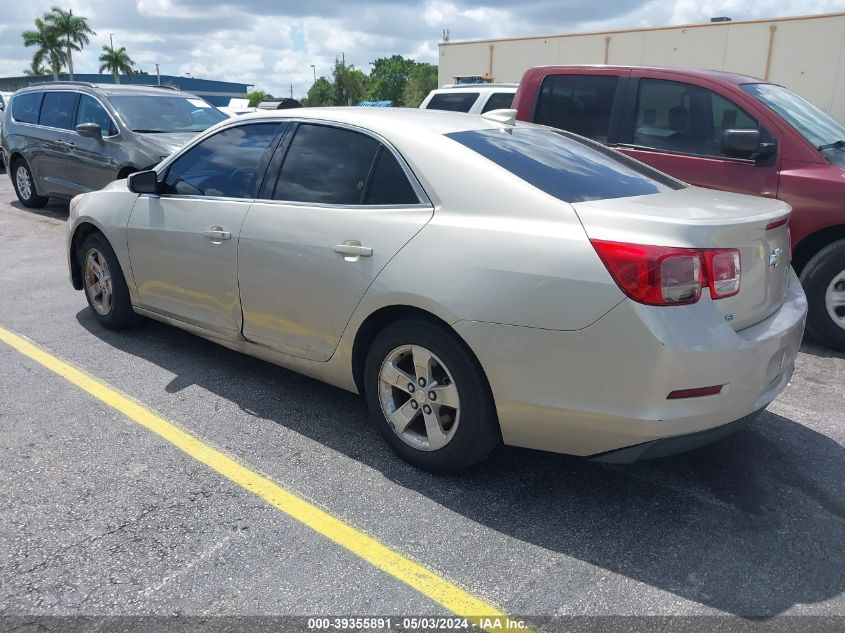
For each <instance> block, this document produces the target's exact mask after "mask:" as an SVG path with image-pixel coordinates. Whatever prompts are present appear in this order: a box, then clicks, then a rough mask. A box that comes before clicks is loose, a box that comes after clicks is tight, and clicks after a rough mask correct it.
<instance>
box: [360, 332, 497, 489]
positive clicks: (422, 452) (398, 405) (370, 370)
mask: <svg viewBox="0 0 845 633" xmlns="http://www.w3.org/2000/svg"><path fill="white" fill-rule="evenodd" d="M364 388H365V395H366V398H367V405H368V407H369V410H370V415H371V416H372V419H373V421H374V423H375V425H376V427H377V428H378V430H379V431H380V432H381V434H382V435H383V436H384V438H385V440H387V443H388V444H389V445H390V447H391V448H392V449H393V450H394V451H395V452H396V453H397V454H398V455H399V456H400V457H402V458H403V459H405V460H406V461H408V462H410V463H411V464H413V465H414V466H417V467H418V468H422V469H424V470H429V471H432V472H435V473H444V474H445V473H454V472H457V471H459V470H463V469H464V468H467V467H469V466H472V465H473V464H475V463H477V462H479V461H481V460H482V459H484V458H485V457H486V456H487V455H488V454H489V453H490V451H491V450H493V448H494V447H495V446H496V445H497V444H498V443H499V442H500V439H501V436H500V433H499V425H498V421H497V418H496V410H495V406H494V404H493V397H492V394H491V393H490V388H489V386H488V384H487V380H486V379H485V377H484V374H483V372H482V370H481V367H480V366H479V365H478V362H477V361H476V360H475V358H474V357H473V356H472V354H471V353H470V352H469V351H468V350H467V349H466V348H465V347H464V346H462V345H461V344H460V342H459V341H457V340H456V338H455V337H454V335H453V334H451V333H450V332H448V331H447V330H445V329H444V328H442V327H440V326H438V325H436V324H434V323H431V322H428V321H425V320H416V319H415V320H404V321H399V322H396V323H393V324H391V325H389V326H388V327H386V328H385V329H384V330H382V331H381V332H380V333H379V334H378V336H377V337H376V339H375V341H373V344H372V346H371V347H370V350H369V353H368V355H367V362H366V367H365V371H364Z"/></svg>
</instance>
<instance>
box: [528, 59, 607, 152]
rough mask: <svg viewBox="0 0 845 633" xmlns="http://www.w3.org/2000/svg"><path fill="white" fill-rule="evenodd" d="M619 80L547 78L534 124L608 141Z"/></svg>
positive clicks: (602, 141) (569, 77)
mask: <svg viewBox="0 0 845 633" xmlns="http://www.w3.org/2000/svg"><path fill="white" fill-rule="evenodd" d="M618 83H619V77H615V76H613V75H550V76H548V77H546V78H545V79H544V80H543V86H542V87H541V88H540V97H539V98H538V100H537V111H536V112H535V114H534V122H535V123H540V124H542V125H548V126H550V127H556V128H559V129H561V130H567V131H569V132H574V133H575V134H580V135H581V136H586V137H587V138H591V139H593V140H594V141H599V142H600V143H606V142H607V136H608V131H609V129H610V115H611V113H612V111H613V100H614V99H615V97H616V87H617V84H618Z"/></svg>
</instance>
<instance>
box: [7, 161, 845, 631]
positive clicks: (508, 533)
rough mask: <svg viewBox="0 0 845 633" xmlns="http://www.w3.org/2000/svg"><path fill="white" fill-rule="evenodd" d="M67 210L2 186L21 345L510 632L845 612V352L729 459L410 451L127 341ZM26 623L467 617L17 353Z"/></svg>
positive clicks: (11, 356)
mask: <svg viewBox="0 0 845 633" xmlns="http://www.w3.org/2000/svg"><path fill="white" fill-rule="evenodd" d="M66 218H67V206H66V204H64V205H63V204H51V205H50V206H49V207H47V208H46V209H44V210H28V209H24V208H23V207H22V206H20V205H19V203H18V202H17V201H16V200H15V196H14V192H13V190H12V187H11V183H10V181H9V179H8V177H7V176H6V175H5V174H0V327H2V328H6V329H8V330H10V331H12V332H16V333H18V334H21V335H23V336H25V337H28V338H29V339H31V340H32V341H34V342H35V343H37V344H38V345H40V346H42V347H43V348H44V349H46V350H47V351H49V352H50V353H51V354H53V355H55V356H57V357H59V358H61V359H65V360H66V361H68V362H70V363H72V364H74V365H76V366H78V367H80V368H82V369H84V370H85V371H87V372H89V373H90V374H92V375H93V376H95V377H97V378H99V379H100V380H102V381H104V382H106V383H108V384H109V385H111V386H113V387H114V388H115V389H118V390H120V391H121V392H123V393H125V394H128V395H129V396H131V397H132V398H134V399H136V400H137V401H139V402H141V403H143V404H144V405H145V406H147V407H149V408H150V409H152V410H154V411H155V412H157V413H158V414H159V415H160V416H161V417H162V418H164V419H166V420H169V421H171V422H173V423H174V424H176V425H178V426H180V427H181V428H183V429H185V430H187V431H189V432H190V433H192V434H194V435H196V436H197V437H198V438H200V439H201V440H202V441H203V442H205V443H207V444H208V445H210V446H213V447H216V448H217V449H219V450H220V451H222V452H224V453H225V454H227V455H229V456H231V457H233V458H234V459H236V460H237V461H238V462H240V463H241V464H244V465H245V466H247V467H248V468H249V469H251V470H253V471H255V472H256V473H260V474H262V475H264V476H266V477H268V478H269V479H271V480H272V481H274V482H277V483H278V484H279V485H280V486H282V487H284V488H285V489H287V490H290V491H292V492H294V493H295V494H297V495H299V496H301V497H302V498H304V499H306V500H308V501H309V502H310V503H312V504H313V505H315V506H317V507H319V508H322V509H323V510H325V511H327V512H329V513H330V514H332V515H334V516H335V517H338V518H339V519H341V520H343V521H345V522H346V523H348V524H349V525H351V526H354V527H355V528H356V529H357V530H360V532H362V533H364V534H367V535H370V536H372V537H374V538H375V539H377V540H378V541H380V542H381V543H383V544H385V545H386V546H388V547H389V548H392V549H393V550H395V551H396V552H398V553H401V554H402V555H404V556H406V557H408V558H410V559H412V560H414V561H417V562H418V563H420V564H421V565H423V566H425V567H426V568H428V569H430V570H432V571H434V572H435V573H436V574H438V575H440V576H442V577H443V578H445V579H448V580H450V581H451V582H453V583H455V584H456V585H458V586H460V587H462V588H463V589H464V590H465V591H467V592H468V593H469V594H471V595H473V596H476V597H477V598H478V599H480V600H483V601H485V602H487V603H489V604H492V605H495V606H497V607H498V608H500V609H502V610H503V611H505V612H506V613H509V614H513V615H515V616H531V615H674V616H679V615H703V614H713V615H722V614H729V615H740V616H743V617H762V618H769V617H771V616H776V615H780V614H789V615H823V616H845V598H843V592H845V538H843V535H845V485H843V484H845V448H843V445H845V356H843V355H841V354H837V353H834V352H830V351H828V350H825V349H823V348H821V347H819V346H817V345H815V344H814V343H813V342H812V341H811V340H807V341H805V344H804V346H803V347H802V350H801V353H800V355H799V358H798V362H797V368H796V372H795V376H794V378H793V380H792V382H791V384H790V385H789V387H788V388H787V389H786V391H785V392H784V393H783V394H782V395H781V396H780V398H779V399H778V400H777V401H775V402H774V403H773V404H772V405H771V406H770V407H769V409H768V410H767V411H766V412H764V413H763V414H762V415H761V416H760V417H759V418H758V419H757V420H755V421H754V422H753V423H752V424H751V426H750V427H749V428H748V429H747V430H744V431H741V432H740V433H738V434H737V435H734V436H732V437H730V438H728V439H727V440H724V441H722V442H720V443H718V444H715V445H712V446H708V447H705V448H703V449H699V450H697V451H694V452H691V453H688V454H684V455H679V456H674V457H670V458H664V459H660V460H654V461H649V462H643V463H639V464H635V465H632V466H608V465H599V464H595V463H591V462H588V461H586V460H583V459H580V458H574V457H567V456H562V455H552V454H546V453H540V452H535V451H528V450H522V449H514V448H507V447H503V448H500V449H498V450H497V451H496V452H495V453H494V454H493V455H492V456H491V457H490V458H489V459H488V460H487V461H486V462H484V463H483V464H481V465H480V466H479V467H476V468H475V469H473V470H471V471H469V472H467V473H464V474H462V475H459V476H454V477H437V476H434V475H430V474H426V473H423V472H420V471H417V470H415V469H414V468H412V467H410V466H408V465H406V464H405V463H404V462H402V461H400V460H399V459H398V458H397V457H395V456H394V455H393V454H392V453H391V452H390V451H389V449H388V448H387V447H386V445H385V444H384V443H383V441H382V440H381V439H380V437H379V436H378V434H377V432H376V431H375V429H374V428H373V427H372V426H371V425H370V423H369V421H368V418H367V413H366V409H365V406H364V404H363V402H362V401H361V400H360V399H359V398H358V397H357V396H355V395H353V394H349V393H346V392H343V391H340V390H338V389H335V388H333V387H330V386H327V385H324V384H322V383H319V382H317V381H314V380H311V379H308V378H305V377H302V376H299V375H297V374H295V373H292V372H289V371H286V370H283V369H280V368H278V367H275V366H273V365H270V364H267V363H264V362H262V361H258V360H255V359H251V358H249V357H246V356H243V355H241V354H238V353H236V352H233V351H229V350H226V349H224V348H222V347H219V346H217V345H215V344H213V343H210V342H207V341H204V340H202V339H200V338H197V337H195V336H192V335H190V334H188V333H185V332H182V331H180V330H178V329H175V328H173V327H169V326H165V325H161V324H158V323H154V322H148V323H146V324H145V325H144V326H142V327H141V328H139V329H136V330H131V331H125V332H111V331H107V330H104V329H101V328H100V327H98V326H97V324H96V323H95V322H94V320H93V318H92V317H91V316H90V315H89V312H88V307H87V304H86V302H85V298H84V296H83V294H82V293H81V292H76V291H74V290H73V289H72V288H71V287H70V284H69V282H68V278H67V270H66V263H65V253H64V223H65V219H66ZM0 363H2V370H0V472H2V474H3V476H2V478H1V479H0V508H2V511H0V615H6V616H9V615H74V614H87V615H117V614H120V615H140V614H160V615H171V614H193V615H217V614H226V615H263V614H299V615H327V614H332V615H375V614H394V615H396V614H415V615H419V614H446V613H448V612H447V611H446V610H445V609H444V608H443V607H442V606H441V605H440V604H438V603H437V602H435V601H433V600H432V599H430V598H428V597H426V596H424V595H423V594H421V593H419V592H418V591H416V590H415V589H413V588H411V587H410V586H408V585H407V584H405V583H403V582H402V581H401V580H400V579H397V578H395V577H393V576H391V575H390V574H387V573H385V572H383V571H381V570H380V569H377V568H376V567H375V566H373V565H372V564H370V563H368V562H367V561H365V560H363V559H362V558H360V557H358V556H355V555H354V554H352V553H351V552H349V551H347V550H346V549H344V548H342V547H339V546H338V545H336V544H335V543H332V542H331V541H329V540H327V539H326V538H324V537H323V536H321V535H320V534H318V533H317V532H315V531H313V530H312V529H310V528H309V527H307V526H306V525H303V524H302V523H299V522H298V521H296V520H294V519H293V518H291V517H290V516H288V515H287V514H285V513H284V512H280V511H278V510H277V509H275V508H273V507H271V506H270V505H268V504H267V503H265V502H264V501H263V500H262V499H260V498H258V497H256V496H254V495H252V494H251V493H249V492H247V491H246V490H244V489H243V488H241V487H239V486H238V485H236V484H234V483H233V482H232V481H229V480H228V479H226V478H224V477H222V476H220V475H219V474H218V473H216V472H214V471H212V470H210V469H209V468H208V467H207V466H205V465H203V464H201V463H199V462H197V461H196V460H195V459H192V458H191V457H189V456H187V455H185V454H184V453H182V452H180V451H179V450H178V449H176V448H175V447H174V446H172V445H171V444H169V443H168V442H166V441H164V440H162V439H161V438H160V437H158V436H156V435H154V434H152V433H150V432H149V431H148V430H147V429H145V428H143V427H141V426H139V425H138V424H136V423H134V422H132V421H131V420H129V419H128V418H127V417H126V416H124V415H123V414H122V413H120V412H119V411H116V410H115V409H113V408H111V407H109V406H107V405H106V404H104V403H103V402H101V401H99V400H97V399H95V398H93V397H91V396H90V395H89V394H87V393H85V392H83V391H82V390H80V389H79V388H78V387H77V386H75V385H74V384H72V383H71V382H68V381H67V380H65V379H64V378H61V377H60V376H57V375H56V374H55V373H53V372H51V371H49V370H48V369H46V368H44V367H43V366H41V365H39V364H38V363H36V362H34V361H32V360H31V359H29V358H27V357H26V356H24V355H22V354H20V353H19V352H18V351H16V350H14V349H12V348H11V347H9V346H8V345H6V344H4V343H2V342H0Z"/></svg>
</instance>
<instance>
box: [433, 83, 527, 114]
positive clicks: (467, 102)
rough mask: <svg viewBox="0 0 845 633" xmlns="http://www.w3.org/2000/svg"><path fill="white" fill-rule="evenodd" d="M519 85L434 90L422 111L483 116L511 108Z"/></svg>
mask: <svg viewBox="0 0 845 633" xmlns="http://www.w3.org/2000/svg"><path fill="white" fill-rule="evenodd" d="M516 87H517V84H456V85H452V86H443V87H442V88H439V89H437V90H432V91H431V92H430V93H428V96H427V97H426V98H425V100H424V101H423V102H422V103H421V104H420V109H421V110H449V111H450V112H468V113H469V114H483V113H484V112H489V111H490V110H502V109H508V108H510V107H511V102H512V101H513V96H514V95H515V94H516Z"/></svg>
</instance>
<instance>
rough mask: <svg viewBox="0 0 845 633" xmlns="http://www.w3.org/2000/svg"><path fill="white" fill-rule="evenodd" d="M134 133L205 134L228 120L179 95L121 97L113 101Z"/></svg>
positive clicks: (196, 100)
mask: <svg viewBox="0 0 845 633" xmlns="http://www.w3.org/2000/svg"><path fill="white" fill-rule="evenodd" d="M109 101H111V103H112V105H113V106H114V108H115V109H116V110H117V111H118V113H119V114H120V117H121V118H122V119H123V121H124V123H126V125H127V126H128V127H129V129H130V130H132V131H133V132H141V133H144V132H147V133H168V132H202V131H203V130H204V129H206V128H207V127H210V126H211V125H214V124H215V123H217V122H218V121H223V120H225V119H226V118H227V117H226V115H225V114H223V113H222V112H220V110H218V109H217V108H215V107H213V106H212V105H210V104H209V103H207V102H206V101H204V100H202V99H197V98H196V97H185V96H177V95H173V96H170V95H167V96H159V95H118V96H112V97H110V98H109Z"/></svg>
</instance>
